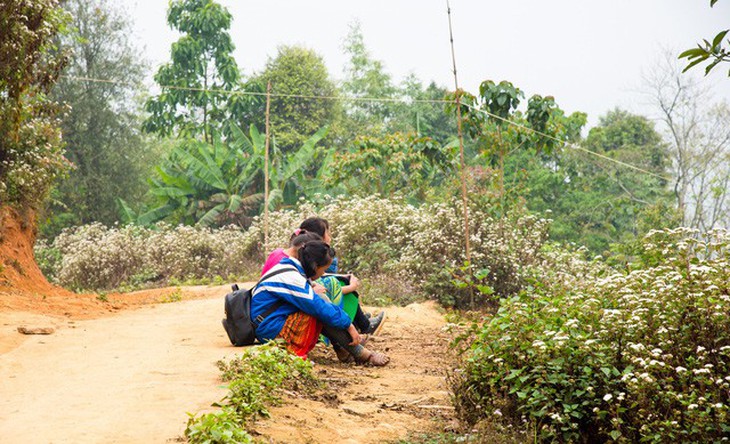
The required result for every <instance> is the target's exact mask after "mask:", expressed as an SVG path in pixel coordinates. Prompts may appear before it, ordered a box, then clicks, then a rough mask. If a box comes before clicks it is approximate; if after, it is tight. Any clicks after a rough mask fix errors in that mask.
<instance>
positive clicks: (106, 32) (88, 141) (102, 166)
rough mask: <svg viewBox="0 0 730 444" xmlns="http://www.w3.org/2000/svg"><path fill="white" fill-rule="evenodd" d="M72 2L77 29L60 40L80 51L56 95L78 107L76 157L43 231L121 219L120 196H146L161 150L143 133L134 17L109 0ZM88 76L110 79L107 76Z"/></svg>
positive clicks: (67, 119)
mask: <svg viewBox="0 0 730 444" xmlns="http://www.w3.org/2000/svg"><path fill="white" fill-rule="evenodd" d="M64 8H65V9H66V10H67V11H68V12H69V14H70V15H71V16H72V17H73V20H72V22H71V25H72V30H73V32H71V33H68V34H66V35H64V36H62V38H61V39H60V46H61V47H62V48H66V49H68V50H69V52H70V53H71V54H72V56H71V58H70V62H69V64H68V66H67V68H66V69H65V71H64V75H65V76H64V77H62V78H61V79H60V80H59V81H58V83H56V85H55V87H54V89H53V94H52V98H53V99H54V100H56V101H58V102H62V103H65V104H66V105H67V106H69V107H70V110H69V111H68V112H67V113H65V114H64V115H63V116H62V120H61V128H62V130H63V138H64V141H65V142H66V157H67V158H68V159H69V161H71V162H72V163H73V166H74V168H73V169H72V170H71V172H70V175H69V177H68V178H66V179H64V180H62V181H61V182H60V183H59V185H58V187H57V188H56V189H55V190H54V192H53V193H52V195H51V200H50V202H49V204H47V209H46V214H45V217H46V220H45V222H44V224H43V226H42V227H41V229H42V231H43V234H44V235H45V236H47V237H54V236H55V235H56V234H58V233H59V232H60V230H61V229H63V228H65V227H68V226H71V225H81V224H86V223H90V222H94V221H98V222H102V223H105V224H112V223H114V222H115V221H117V220H118V209H117V199H118V198H122V199H126V200H138V199H139V198H141V197H142V196H143V194H144V192H145V190H146V187H145V180H144V178H145V177H146V176H147V175H148V173H149V170H150V166H149V165H150V164H151V163H152V162H151V161H150V160H151V158H152V157H153V156H154V155H155V154H156V153H155V151H154V150H151V149H150V147H149V146H146V144H145V143H144V141H143V140H142V138H141V136H140V135H139V131H138V127H139V123H140V122H139V118H138V114H139V110H138V106H137V103H136V102H135V96H136V95H137V94H139V92H140V91H139V89H138V87H136V86H133V85H138V84H140V83H141V82H142V80H143V78H144V73H145V67H144V65H143V64H142V63H141V62H139V54H138V51H137V50H136V48H134V47H133V45H131V44H130V42H129V38H128V36H129V35H131V30H130V27H131V25H130V23H129V20H128V18H127V17H125V16H124V15H123V12H121V10H119V9H117V8H116V7H114V5H113V4H112V3H111V2H109V1H107V0H94V1H92V2H88V1H81V0H72V1H68V2H65V3H64ZM82 79H104V80H108V81H105V82H98V81H93V80H82Z"/></svg>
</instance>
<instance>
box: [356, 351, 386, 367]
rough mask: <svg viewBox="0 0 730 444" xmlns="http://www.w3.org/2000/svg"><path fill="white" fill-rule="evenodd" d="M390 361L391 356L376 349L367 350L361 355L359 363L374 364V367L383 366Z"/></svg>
mask: <svg viewBox="0 0 730 444" xmlns="http://www.w3.org/2000/svg"><path fill="white" fill-rule="evenodd" d="M389 362H390V358H389V357H387V356H386V355H384V354H382V353H378V352H374V351H367V350H366V351H365V352H364V353H363V354H362V355H360V359H358V361H357V363H358V364H360V365H372V366H374V367H382V366H384V365H386V364H388V363H389Z"/></svg>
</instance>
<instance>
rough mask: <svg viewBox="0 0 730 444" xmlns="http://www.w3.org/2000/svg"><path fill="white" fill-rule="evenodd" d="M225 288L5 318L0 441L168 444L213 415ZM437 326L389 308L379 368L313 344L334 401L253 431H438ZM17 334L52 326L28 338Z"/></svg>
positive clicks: (0, 336) (337, 434) (432, 317)
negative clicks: (115, 307)
mask: <svg viewBox="0 0 730 444" xmlns="http://www.w3.org/2000/svg"><path fill="white" fill-rule="evenodd" d="M225 288H226V287H219V288H208V287H195V288H186V289H185V291H184V294H186V295H190V294H193V295H194V297H198V298H202V299H193V300H183V301H180V302H174V303H163V304H152V305H146V306H143V307H141V308H136V309H129V310H122V311H120V312H118V313H116V314H113V315H107V316H104V317H101V318H98V319H89V320H73V319H69V318H67V317H54V316H48V315H40V314H33V313H28V312H19V311H3V312H0V437H2V438H1V439H0V440H1V441H2V442H8V443H15V442H23V443H100V442H104V443H165V442H172V441H176V440H178V439H179V437H180V436H181V435H182V434H183V431H184V429H185V423H186V421H187V415H186V412H192V413H198V412H203V411H212V410H213V408H212V407H210V405H211V403H213V402H215V401H218V400H219V399H221V398H222V397H223V395H224V394H225V393H226V389H225V387H223V386H222V384H221V382H220V379H219V371H218V369H217V368H216V367H215V365H214V364H215V362H216V361H217V360H219V359H227V358H230V357H232V356H233V355H234V354H236V353H237V352H238V351H239V350H238V349H235V348H233V347H231V346H230V345H229V343H228V340H227V338H226V337H225V333H224V331H223V329H222V328H221V326H220V322H219V320H220V318H221V317H222V305H223V303H222V297H221V295H222V294H223V293H225ZM443 324H444V320H443V317H442V316H441V315H440V314H439V313H438V312H437V310H436V309H435V307H434V306H433V305H431V304H414V305H411V306H408V307H404V308H395V307H391V308H389V309H388V323H387V324H386V326H385V328H384V331H383V333H382V335H381V337H380V338H378V339H377V340H376V341H374V342H373V348H375V349H378V350H381V351H386V352H387V353H389V354H390V356H391V357H392V359H393V361H392V363H391V365H389V366H388V367H386V368H364V367H356V366H348V365H342V364H339V363H337V362H336V360H335V359H334V355H333V353H331V351H329V350H326V349H325V348H323V347H321V346H318V348H317V349H316V350H315V352H313V355H312V358H313V361H314V362H315V369H316V371H317V374H318V376H319V377H321V378H323V379H325V380H327V381H329V383H330V386H331V387H332V394H331V395H330V396H327V399H324V400H323V401H314V400H308V399H300V398H297V397H296V395H294V394H292V397H291V398H289V399H287V400H286V402H285V404H284V405H283V406H280V407H277V408H274V409H272V418H271V419H269V420H266V421H260V422H258V423H256V424H255V425H254V427H253V428H254V431H255V432H256V433H258V434H259V436H258V437H259V438H260V439H263V440H265V441H270V442H292V443H293V442H297V443H299V442H326V441H331V440H332V439H333V438H335V439H336V440H337V442H348V441H349V442H361V443H367V442H383V441H384V440H385V441H387V440H391V439H398V438H402V437H405V436H406V434H407V433H408V432H414V431H423V430H433V429H434V428H435V427H440V426H441V424H442V421H443V419H444V418H445V417H448V415H449V414H450V408H449V406H448V395H447V392H446V388H445V385H444V374H443V368H444V353H445V350H446V345H445V342H446V339H445V337H443V334H442V333H441V328H442V326H443ZM18 326H29V327H53V328H54V329H55V332H54V333H53V334H51V335H45V336H24V335H21V334H20V333H18V332H17V327H18Z"/></svg>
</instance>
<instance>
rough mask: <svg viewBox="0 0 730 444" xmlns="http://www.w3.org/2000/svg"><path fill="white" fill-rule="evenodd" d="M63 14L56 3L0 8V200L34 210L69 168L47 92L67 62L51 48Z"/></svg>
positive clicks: (54, 108) (18, 3) (62, 23)
mask: <svg viewBox="0 0 730 444" xmlns="http://www.w3.org/2000/svg"><path fill="white" fill-rule="evenodd" d="M67 22H68V15H67V14H66V13H65V12H64V11H63V10H62V9H61V8H60V7H59V6H58V1H56V0H39V1H35V2H26V1H17V0H12V1H8V2H4V3H3V4H2V5H1V6H0V29H2V30H3V32H2V33H0V134H2V137H0V202H2V203H3V204H10V205H14V206H17V207H18V208H24V207H29V206H30V207H38V206H39V204H40V203H41V201H42V200H43V199H44V198H45V197H46V195H47V193H48V191H49V189H50V187H51V185H52V184H53V181H54V180H55V179H56V178H58V177H59V176H61V175H63V173H64V172H65V171H66V169H67V168H68V163H67V162H66V160H65V159H64V157H63V150H62V146H63V143H62V140H61V131H60V129H59V127H58V122H57V120H56V117H55V116H56V114H57V113H58V107H57V106H56V104H55V103H54V102H53V101H51V100H49V99H48V93H49V91H50V90H51V88H52V87H53V85H54V83H55V82H56V80H57V78H58V75H59V74H60V72H61V70H62V69H63V66H64V64H65V63H66V57H65V53H64V52H62V51H61V52H60V51H57V50H55V46H54V39H55V38H56V35H57V34H58V33H59V32H63V31H64V29H65V25H66V23H67Z"/></svg>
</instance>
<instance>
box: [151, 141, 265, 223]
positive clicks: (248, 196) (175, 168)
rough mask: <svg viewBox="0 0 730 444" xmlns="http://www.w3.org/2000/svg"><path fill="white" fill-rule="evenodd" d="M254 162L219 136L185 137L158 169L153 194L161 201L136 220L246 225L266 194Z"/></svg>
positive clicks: (152, 185)
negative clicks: (208, 139)
mask: <svg viewBox="0 0 730 444" xmlns="http://www.w3.org/2000/svg"><path fill="white" fill-rule="evenodd" d="M250 163H251V154H250V153H246V152H244V151H243V150H241V149H240V148H238V147H237V146H236V145H235V144H234V143H228V141H223V140H221V139H220V137H215V138H214V139H213V142H212V143H206V142H203V141H199V140H185V141H183V142H181V143H180V144H179V145H178V146H176V147H175V148H174V149H173V151H172V152H171V153H170V155H169V157H168V159H167V161H166V162H165V163H163V164H162V165H159V166H158V167H157V168H156V172H157V177H155V178H153V179H151V180H150V193H151V194H152V195H153V196H155V198H156V201H157V202H158V205H157V206H156V207H155V208H153V209H152V210H150V211H148V212H146V213H144V214H142V215H140V216H139V217H138V222H139V223H143V224H144V223H152V222H155V221H157V220H162V219H173V220H174V221H175V222H182V223H187V224H198V225H203V226H222V225H227V224H236V225H239V226H246V225H247V224H248V223H249V222H250V219H251V216H252V214H253V213H256V212H257V211H258V209H259V206H260V203H261V201H262V199H263V195H262V194H261V193H260V192H258V191H257V190H256V184H255V179H256V172H255V171H253V170H252V169H251V167H250V166H249V164H250Z"/></svg>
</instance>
